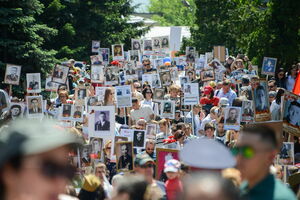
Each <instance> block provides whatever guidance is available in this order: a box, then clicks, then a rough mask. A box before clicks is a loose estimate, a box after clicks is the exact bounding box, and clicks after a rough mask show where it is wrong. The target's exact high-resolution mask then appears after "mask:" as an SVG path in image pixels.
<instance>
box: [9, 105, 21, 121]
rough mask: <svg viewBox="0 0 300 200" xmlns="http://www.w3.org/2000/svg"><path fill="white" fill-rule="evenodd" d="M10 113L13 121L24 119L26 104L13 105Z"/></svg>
mask: <svg viewBox="0 0 300 200" xmlns="http://www.w3.org/2000/svg"><path fill="white" fill-rule="evenodd" d="M9 113H10V115H11V117H12V119H13V120H14V119H16V118H19V117H23V114H24V104H22V103H11V104H10V108H9Z"/></svg>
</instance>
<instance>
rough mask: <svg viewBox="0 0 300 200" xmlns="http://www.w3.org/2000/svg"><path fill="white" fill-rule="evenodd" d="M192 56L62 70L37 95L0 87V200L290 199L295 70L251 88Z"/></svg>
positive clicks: (248, 71) (294, 184) (245, 64)
mask: <svg viewBox="0 0 300 200" xmlns="http://www.w3.org/2000/svg"><path fill="white" fill-rule="evenodd" d="M155 44H156V43H155ZM157 44H158V45H159V43H157ZM139 48H140V47H139ZM139 48H138V49H135V50H137V51H139V50H140V49H139ZM120 49H122V46H120ZM194 50H195V49H194V48H191V50H189V54H187V55H186V56H184V55H183V56H181V57H176V58H169V57H166V56H164V57H160V58H159V59H161V61H162V65H160V66H154V65H153V63H154V62H155V61H156V60H157V58H155V59H154V58H153V57H151V55H145V56H142V57H141V58H140V60H141V62H139V61H138V60H136V57H135V60H130V56H129V57H128V58H125V60H119V61H115V60H114V61H112V62H111V63H105V62H104V61H103V57H100V58H99V60H98V61H99V62H97V64H93V63H91V65H85V64H82V63H80V64H78V63H77V62H76V61H75V60H73V59H71V60H69V61H68V62H64V63H62V64H59V65H57V66H55V69H54V70H53V73H52V75H51V76H52V78H51V80H52V81H50V82H46V83H45V84H48V86H50V84H51V88H52V89H50V90H48V92H47V90H45V91H43V95H41V94H38V93H36V92H30V89H31V88H33V85H32V81H31V82H30V83H31V85H32V86H30V87H29V89H28V87H27V88H26V89H25V90H24V96H23V97H17V96H16V95H15V94H14V90H12V88H13V87H17V86H13V87H12V85H5V84H3V85H4V87H3V89H1V90H0V106H1V107H0V112H1V133H0V169H1V170H0V199H4V200H13V199H17V200H35V199H39V200H40V199H49V200H50V199H51V200H52V199H80V200H96V199H97V200H98V199H99V200H100V199H114V200H119V199H120V200H122V199H126V200H127V199H128V200H143V199H144V200H150V199H151V200H155V199H157V200H158V199H167V200H176V199H183V200H193V199H211V200H213V199H215V200H217V199H218V200H219V199H224V200H226V199H228V200H229V199H231V200H232V199H233V200H234V199H236V200H238V199H241V200H242V199H282V200H283V199H287V200H292V199H296V195H297V194H298V198H300V194H299V186H300V178H299V177H300V172H299V167H300V141H299V136H300V134H299V133H300V97H299V96H297V94H292V91H293V88H294V85H295V83H296V78H297V75H298V73H300V63H298V64H295V65H293V66H291V67H289V66H286V67H285V68H280V67H278V66H277V68H276V71H275V73H274V76H271V75H268V76H264V75H260V76H259V74H260V71H259V70H258V69H257V68H255V66H252V64H251V62H250V61H249V58H248V57H247V56H245V55H242V54H239V55H237V56H236V58H235V57H233V56H228V57H227V58H226V60H225V61H224V62H221V61H220V60H219V59H218V58H217V57H213V56H212V57H211V58H210V56H209V54H207V55H205V56H204V57H201V56H198V55H197V52H195V51H194ZM123 53H124V52H122V51H121V50H120V52H119V53H118V56H120V55H122V54H123ZM187 58H189V59H187ZM96 67H98V68H97V69H99V70H95V69H96ZM282 67H283V66H282ZM15 68H16V67H11V69H10V74H8V75H7V76H9V77H6V78H5V79H7V80H8V79H13V81H17V80H19V77H18V78H15V76H20V74H17V71H18V70H17V69H15ZM65 69H67V71H66V70H65ZM285 69H288V70H287V71H286V70H285ZM13 71H15V73H12V72H13ZM58 71H60V72H61V75H59V76H58ZM270 71H272V69H271V70H270ZM64 72H67V74H64ZM54 79H55V81H53V80H54ZM38 80H39V79H38V78H37V79H34V85H35V86H34V88H36V89H37V88H41V84H42V83H41V81H38ZM62 80H64V81H62ZM27 82H29V81H28V80H27ZM48 86H46V87H45V88H47V87H48ZM53 88H54V89H53Z"/></svg>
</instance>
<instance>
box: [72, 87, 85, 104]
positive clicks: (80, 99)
mask: <svg viewBox="0 0 300 200" xmlns="http://www.w3.org/2000/svg"><path fill="white" fill-rule="evenodd" d="M85 97H88V89H87V88H85V87H80V88H76V89H75V101H76V104H78V105H84V99H85Z"/></svg>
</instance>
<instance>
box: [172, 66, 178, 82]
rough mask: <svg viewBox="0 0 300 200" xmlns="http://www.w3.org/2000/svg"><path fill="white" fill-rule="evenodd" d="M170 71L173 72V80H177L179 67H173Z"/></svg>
mask: <svg viewBox="0 0 300 200" xmlns="http://www.w3.org/2000/svg"><path fill="white" fill-rule="evenodd" d="M170 73H171V80H172V81H174V82H175V81H176V80H178V69H177V67H171V68H170Z"/></svg>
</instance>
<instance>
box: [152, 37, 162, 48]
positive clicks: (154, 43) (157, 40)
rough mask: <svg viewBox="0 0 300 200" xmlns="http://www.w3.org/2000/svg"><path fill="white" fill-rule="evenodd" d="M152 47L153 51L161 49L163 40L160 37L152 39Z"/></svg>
mask: <svg viewBox="0 0 300 200" xmlns="http://www.w3.org/2000/svg"><path fill="white" fill-rule="evenodd" d="M152 47H153V50H159V49H161V38H160V37H153V38H152Z"/></svg>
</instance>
